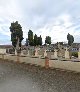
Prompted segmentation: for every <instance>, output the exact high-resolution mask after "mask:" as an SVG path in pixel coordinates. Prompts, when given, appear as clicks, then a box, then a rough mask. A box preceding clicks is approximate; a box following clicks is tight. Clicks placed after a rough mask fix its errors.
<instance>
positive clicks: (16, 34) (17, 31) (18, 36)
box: [10, 21, 23, 52]
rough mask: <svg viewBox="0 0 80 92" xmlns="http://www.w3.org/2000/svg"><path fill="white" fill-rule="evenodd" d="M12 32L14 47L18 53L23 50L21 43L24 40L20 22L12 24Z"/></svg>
mask: <svg viewBox="0 0 80 92" xmlns="http://www.w3.org/2000/svg"><path fill="white" fill-rule="evenodd" d="M10 32H11V41H12V45H13V46H14V48H15V49H16V51H17V52H18V51H20V50H21V42H22V40H23V31H22V27H21V25H20V24H18V21H16V22H13V23H11V26H10Z"/></svg>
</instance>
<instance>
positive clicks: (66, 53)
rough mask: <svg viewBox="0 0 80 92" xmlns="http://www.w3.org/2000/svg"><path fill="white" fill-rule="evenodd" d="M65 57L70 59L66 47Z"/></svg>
mask: <svg viewBox="0 0 80 92" xmlns="http://www.w3.org/2000/svg"><path fill="white" fill-rule="evenodd" d="M65 58H66V59H69V58H70V57H69V51H68V48H67V47H66V50H65Z"/></svg>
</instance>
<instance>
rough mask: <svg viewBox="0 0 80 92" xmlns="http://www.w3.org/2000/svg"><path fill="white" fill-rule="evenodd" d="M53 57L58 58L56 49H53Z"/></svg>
mask: <svg viewBox="0 0 80 92" xmlns="http://www.w3.org/2000/svg"><path fill="white" fill-rule="evenodd" d="M54 58H58V56H57V50H56V49H55V50H54Z"/></svg>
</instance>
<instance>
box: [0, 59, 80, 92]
mask: <svg viewBox="0 0 80 92" xmlns="http://www.w3.org/2000/svg"><path fill="white" fill-rule="evenodd" d="M0 92H80V73H74V72H67V71H61V70H57V69H45V68H41V67H35V66H31V65H25V64H18V63H13V62H8V61H5V62H4V61H2V60H0Z"/></svg>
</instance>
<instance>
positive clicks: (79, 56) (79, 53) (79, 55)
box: [78, 48, 80, 60]
mask: <svg viewBox="0 0 80 92" xmlns="http://www.w3.org/2000/svg"><path fill="white" fill-rule="evenodd" d="M78 59H79V60H80V48H79V52H78Z"/></svg>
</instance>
